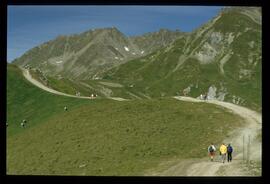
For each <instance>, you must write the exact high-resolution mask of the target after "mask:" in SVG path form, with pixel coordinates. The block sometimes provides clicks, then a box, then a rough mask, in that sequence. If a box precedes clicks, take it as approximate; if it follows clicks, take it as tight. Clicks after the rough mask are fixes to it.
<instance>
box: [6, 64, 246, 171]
mask: <svg viewBox="0 0 270 184" xmlns="http://www.w3.org/2000/svg"><path fill="white" fill-rule="evenodd" d="M7 91H8V93H7V94H8V103H7V107H8V114H7V115H8V120H9V122H10V126H9V127H8V136H7V173H8V174H27V175H28V174H30V175H35V174H38V175H44V174H45V175H47V174H49V175H143V174H144V171H146V170H148V169H151V168H153V167H156V166H157V165H158V164H159V163H160V162H161V161H164V160H167V159H170V158H172V157H177V158H200V157H204V156H205V155H206V153H207V146H208V144H209V143H210V142H214V143H219V142H221V141H222V140H223V138H224V136H225V135H226V134H227V132H229V131H231V130H233V129H234V128H235V127H237V126H240V125H241V122H242V120H241V119H240V118H239V117H236V116H234V115H232V114H231V113H229V112H227V111H225V110H224V109H223V108H220V107H217V106H214V105H211V104H204V103H188V102H182V101H178V100H175V99H172V98H158V99H152V100H131V101H123V102H119V101H113V100H107V99H97V100H91V101H89V100H80V99H73V98H66V97H62V96H55V95H51V94H49V93H46V92H43V91H42V90H40V89H38V88H36V87H34V86H32V85H31V84H30V83H28V82H27V81H25V80H24V79H23V77H22V75H21V73H20V71H19V70H18V68H17V67H15V66H12V65H9V66H8V89H7ZM64 105H68V107H69V110H68V111H67V112H64V111H63V106H64ZM25 117H27V118H26V119H27V120H28V122H29V126H28V127H27V128H25V129H22V128H20V127H19V125H18V124H17V122H20V121H21V119H23V118H25ZM220 130H222V131H220ZM221 132H222V133H221Z"/></svg>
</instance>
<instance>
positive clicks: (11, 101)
mask: <svg viewBox="0 0 270 184" xmlns="http://www.w3.org/2000/svg"><path fill="white" fill-rule="evenodd" d="M7 69H8V73H7V121H8V124H9V128H8V135H9V136H10V135H13V134H16V133H18V132H21V131H23V130H22V129H21V128H20V126H19V125H20V123H21V122H22V120H23V119H26V120H28V123H29V125H30V126H31V127H32V126H33V125H36V124H38V123H41V122H45V121H47V120H48V119H49V118H51V117H52V116H54V115H56V114H61V113H63V108H64V106H67V107H68V108H69V109H72V108H74V107H76V106H79V105H81V104H85V103H91V102H89V101H86V100H82V99H75V98H69V97H61V98H59V96H57V95H54V94H50V93H47V92H45V91H43V90H41V89H39V88H37V87H34V86H33V85H32V84H31V83H29V82H28V81H26V80H25V79H24V77H23V76H22V74H21V71H20V70H19V69H18V68H17V67H16V66H14V65H8V68H7Z"/></svg>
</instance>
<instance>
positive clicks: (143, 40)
mask: <svg viewBox="0 0 270 184" xmlns="http://www.w3.org/2000/svg"><path fill="white" fill-rule="evenodd" d="M261 41H262V37H261V9H260V8H258V7H228V8H224V9H222V11H221V12H220V13H219V14H218V15H217V16H216V17H214V18H213V19H212V20H210V21H209V22H207V23H206V24H204V25H202V26H201V27H199V28H198V29H196V30H194V31H193V32H191V33H183V32H180V31H169V30H166V29H161V30H159V31H158V32H155V33H146V34H144V35H140V36H133V37H126V36H125V35H123V34H122V33H121V32H120V31H118V30H117V29H116V28H106V29H96V30H90V31H87V32H85V33H82V34H79V35H72V36H59V37H58V38H57V39H55V40H52V41H50V42H47V43H44V44H42V45H41V46H38V47H36V48H34V49H31V50H30V51H28V52H27V53H26V54H24V55H23V56H22V57H20V58H18V59H17V60H15V61H14V63H15V64H18V65H21V66H24V65H25V64H31V65H32V66H33V67H37V68H40V70H41V71H42V72H41V73H42V75H47V76H49V75H50V77H51V78H50V81H53V82H51V85H50V87H52V88H55V89H57V90H60V91H61V89H62V88H63V86H65V90H66V92H71V93H72V94H73V93H74V94H75V91H82V94H86V95H89V91H95V92H96V93H98V94H99V95H101V96H102V95H104V96H120V97H123V98H136V99H142V98H155V97H164V96H173V95H182V94H183V93H185V94H187V95H189V96H192V97H199V96H200V94H207V95H208V97H209V99H218V100H222V101H228V102H232V103H236V104H240V105H243V106H247V107H250V108H252V109H255V110H258V111H260V110H261ZM121 59H122V60H121ZM57 75H61V76H64V77H65V78H68V79H69V80H70V79H72V81H68V82H66V79H64V80H63V79H61V77H60V78H59V79H56V77H55V76H57ZM58 77H59V76H58ZM71 83H72V89H70V87H68V86H69V84H71ZM78 85H80V87H77V86H78ZM116 86H117V87H116Z"/></svg>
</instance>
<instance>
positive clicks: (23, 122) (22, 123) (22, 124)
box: [21, 119, 26, 128]
mask: <svg viewBox="0 0 270 184" xmlns="http://www.w3.org/2000/svg"><path fill="white" fill-rule="evenodd" d="M25 125H26V120H25V119H24V120H23V121H22V122H21V127H22V128H25Z"/></svg>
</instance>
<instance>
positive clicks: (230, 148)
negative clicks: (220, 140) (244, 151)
mask: <svg viewBox="0 0 270 184" xmlns="http://www.w3.org/2000/svg"><path fill="white" fill-rule="evenodd" d="M232 152H233V148H232V146H231V144H228V146H227V154H228V162H231V161H232Z"/></svg>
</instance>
